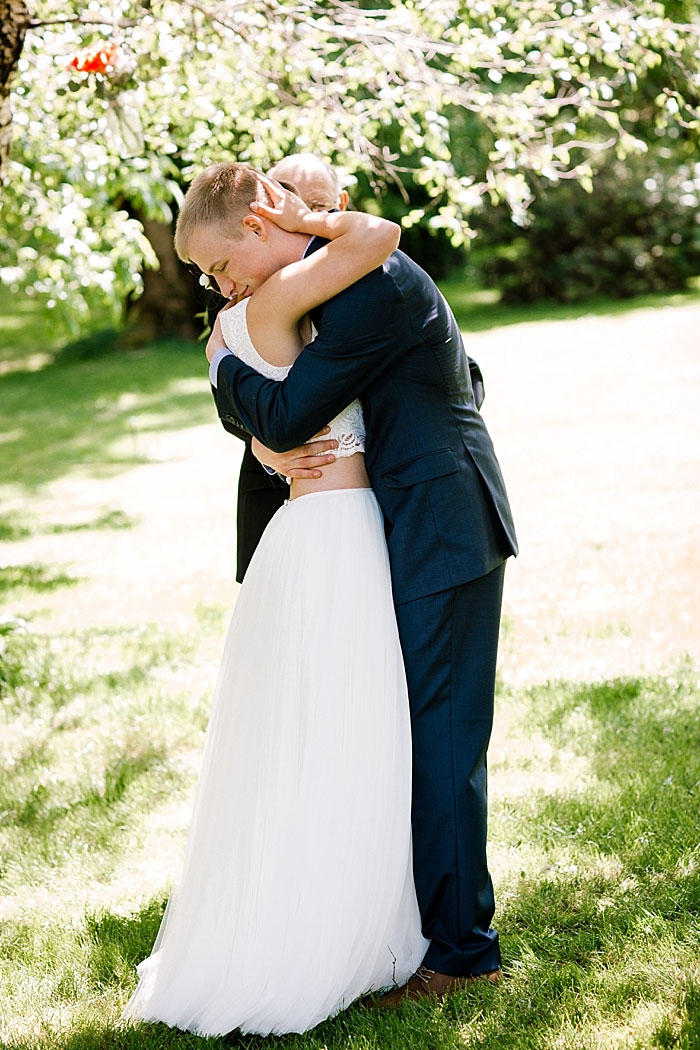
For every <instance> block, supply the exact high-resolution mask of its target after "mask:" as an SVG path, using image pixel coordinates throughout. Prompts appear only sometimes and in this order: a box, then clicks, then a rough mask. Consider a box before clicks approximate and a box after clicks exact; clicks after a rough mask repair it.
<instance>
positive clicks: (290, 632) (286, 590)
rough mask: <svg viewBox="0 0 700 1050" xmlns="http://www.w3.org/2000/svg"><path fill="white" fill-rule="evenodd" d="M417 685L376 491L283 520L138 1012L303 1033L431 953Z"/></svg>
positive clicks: (257, 562) (218, 708)
mask: <svg viewBox="0 0 700 1050" xmlns="http://www.w3.org/2000/svg"><path fill="white" fill-rule="evenodd" d="M410 796H411V740H410V725H409V712H408V698H407V693H406V681H405V676H404V669H403V662H402V658H401V650H400V648H399V640H398V634H397V628H396V620H395V615H394V607H393V603H392V596H391V581H390V577H389V565H388V558H387V552H386V545H385V540H384V531H383V525H382V517H381V513H380V511H379V508H378V506H377V503H376V499H375V497H374V494H373V493H372V491H371V490H370V489H349V490H338V491H332V492H317V493H311V494H309V495H306V496H301V497H299V498H297V499H294V500H291V501H290V502H288V503H287V504H286V505H285V506H284V507H282V508H281V509H280V510H279V511H278V512H277V513H276V514H275V516H274V518H273V519H272V521H271V523H270V525H269V526H268V528H267V530H266V531H265V534H264V536H263V538H262V541H261V543H260V545H259V547H258V550H257V551H256V553H255V556H254V558H253V560H252V562H251V564H250V567H249V569H248V573H247V575H246V579H245V583H244V584H243V586H242V587H241V590H240V594H239V597H238V600H237V602H236V607H235V611H234V614H233V619H232V622H231V627H230V629H229V633H228V638H227V640H226V646H225V649H224V654H223V658H222V662H221V669H220V672H219V679H218V683H217V686H216V693H215V697H214V705H213V710H212V714H211V719H210V723H209V729H208V733H207V740H206V747H205V751H204V759H203V765H202V771H201V775H200V780H199V784H198V787H197V795H196V799H195V805H194V812H193V816H192V824H191V827H190V830H189V835H188V840H187V847H186V851H185V857H184V864H183V870H182V874H181V877H180V880H179V885H178V886H177V888H176V889H175V891H174V892H173V894H172V896H171V898H170V901H169V902H168V906H167V910H166V913H165V917H164V919H163V923H162V926H161V929H160V932H159V934H158V938H157V940H156V943H155V946H154V949H153V954H152V955H151V956H150V957H149V958H148V959H146V960H145V961H144V962H143V963H141V965H140V966H139V968H138V972H139V977H140V980H139V984H138V987H137V989H136V991H135V993H134V995H133V996H132V998H131V1000H130V1001H129V1004H128V1006H127V1008H126V1011H125V1016H126V1017H130V1018H139V1019H142V1020H145V1021H164V1022H165V1023H166V1024H169V1025H174V1026H177V1027H178V1028H182V1029H187V1030H189V1031H193V1032H197V1033H200V1034H202V1035H220V1034H223V1033H225V1032H229V1031H232V1030H233V1029H236V1028H239V1029H241V1030H242V1031H243V1032H251V1033H252V1032H254V1033H259V1034H268V1033H277V1034H281V1033H284V1032H304V1031H307V1030H308V1029H309V1028H312V1027H313V1026H314V1025H316V1024H318V1023H319V1022H320V1021H322V1020H324V1019H325V1018H327V1017H329V1016H331V1015H333V1014H335V1013H337V1012H338V1011H339V1010H342V1009H343V1008H344V1007H347V1006H348V1005H349V1004H350V1003H351V1002H353V1000H355V999H357V998H358V997H359V996H361V995H363V994H364V993H366V992H369V991H372V990H379V989H382V988H387V987H389V986H392V985H393V984H394V983H395V982H396V983H398V984H401V983H403V982H405V981H406V980H407V979H408V977H409V976H410V975H411V973H412V972H413V971H414V970H415V969H416V967H417V966H419V965H420V963H421V960H422V958H423V955H424V954H425V951H426V949H427V941H425V940H424V939H423V937H422V935H421V930H420V918H419V914H418V907H417V904H416V897H415V890H414V886H413V875H412V868H411V836H410Z"/></svg>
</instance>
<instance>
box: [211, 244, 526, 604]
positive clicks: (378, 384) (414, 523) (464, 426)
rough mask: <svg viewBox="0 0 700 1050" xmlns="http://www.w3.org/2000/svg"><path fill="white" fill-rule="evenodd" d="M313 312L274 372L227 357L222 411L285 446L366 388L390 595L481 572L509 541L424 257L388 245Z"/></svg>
mask: <svg viewBox="0 0 700 1050" xmlns="http://www.w3.org/2000/svg"><path fill="white" fill-rule="evenodd" d="M323 243H324V242H323V241H322V240H320V239H318V240H316V241H314V242H312V244H311V248H310V250H312V251H313V250H316V249H317V248H319V247H320V246H321V245H322V244H323ZM312 319H313V322H314V325H315V326H316V329H317V331H318V335H317V337H316V339H315V340H314V341H313V343H310V344H309V345H308V346H307V347H305V349H304V350H303V352H302V353H301V354H300V355H299V358H298V359H297V361H296V362H295V364H294V366H293V368H292V369H291V371H290V373H289V375H288V377H287V378H286V380H284V381H283V382H281V383H278V382H276V381H275V380H271V379H265V378H264V377H263V376H261V375H260V374H259V373H258V372H256V371H255V370H254V369H253V368H250V367H249V366H248V365H245V364H243V362H241V361H239V359H238V358H236V357H234V356H232V355H228V356H226V357H224V359H223V360H222V361H221V363H220V365H219V369H218V373H217V389H216V404H217V410H218V413H219V416H220V418H221V420H222V422H224V423H228V424H229V425H231V426H234V427H244V428H245V429H247V430H249V431H250V432H251V433H253V434H255V435H256V436H257V437H258V438H259V439H260V441H262V443H263V444H264V445H266V446H267V447H268V448H271V449H273V450H274V451H278V452H282V451H286V450H287V449H290V448H295V447H296V446H297V445H300V444H302V443H303V442H304V441H307V440H308V439H309V438H310V437H311V436H312V435H313V434H315V433H317V432H318V431H319V430H320V429H321V427H323V426H325V425H326V423H328V422H329V420H331V419H333V417H334V416H336V415H337V414H338V412H340V411H341V410H342V409H343V408H345V406H346V405H348V404H349V403H350V402H351V401H352V400H353V399H354V398H355V397H359V398H360V399H361V401H362V406H363V409H364V415H365V424H366V428H367V451H366V457H365V458H366V465H367V472H368V474H369V478H370V481H371V482H372V487H373V488H374V491H375V493H376V496H377V499H378V501H379V505H380V507H381V509H382V512H383V514H384V521H385V529H386V537H387V545H388V548H389V557H390V560H391V573H392V583H393V588H394V598H395V601H396V602H397V603H400V602H406V601H411V600H413V599H414V598H419V597H424V596H425V595H428V594H433V593H436V592H437V591H441V590H445V589H447V588H449V587H453V586H457V585H459V584H461V583H465V582H467V581H468V580H471V579H475V578H477V577H479V576H483V575H485V574H486V573H487V572H490V571H491V570H492V569H494V568H495V567H496V566H497V565H498V564H500V563H501V562H502V561H503V560H504V559H505V558H507V557H508V556H509V555H511V554H516V553H517V542H516V538H515V531H514V527H513V521H512V517H511V513H510V507H509V505H508V497H507V495H506V490H505V486H504V483H503V478H502V476H501V471H500V468H499V465H498V461H497V459H496V456H495V453H494V450H493V445H492V443H491V439H490V437H489V434H488V431H487V430H486V426H485V424H484V421H483V419H482V417H481V415H480V413H479V412H478V410H477V408H476V405H475V403H474V394H473V390H472V384H471V379H470V374H469V366H468V359H467V356H466V354H465V352H464V346H463V344H462V338H461V336H460V333H459V329H458V327H457V322H456V321H455V318H454V316H453V314H452V311H451V310H450V308H449V306H448V305H447V303H446V302H445V299H444V298H443V296H442V295H441V293H440V291H439V290H438V288H437V287H436V285H435V284H434V283H433V281H432V280H431V279H430V277H428V275H427V274H426V273H425V271H423V270H422V269H421V268H420V267H419V266H418V265H417V264H416V263H414V262H413V261H412V260H411V259H409V258H408V257H407V256H406V255H404V254H403V252H400V251H396V252H394V253H393V254H392V255H391V256H390V257H389V259H388V260H387V261H386V262H385V263H384V265H383V266H382V267H379V268H378V269H376V270H373V271H372V272H371V273H369V274H367V276H366V277H363V278H362V279H361V280H359V281H357V283H356V284H354V285H352V286H351V287H350V288H347V289H346V290H345V291H343V292H341V293H340V294H339V295H337V296H335V297H334V298H333V299H330V300H329V301H328V302H326V303H323V304H322V305H321V306H320V307H318V308H317V309H316V310H314V311H313V312H312Z"/></svg>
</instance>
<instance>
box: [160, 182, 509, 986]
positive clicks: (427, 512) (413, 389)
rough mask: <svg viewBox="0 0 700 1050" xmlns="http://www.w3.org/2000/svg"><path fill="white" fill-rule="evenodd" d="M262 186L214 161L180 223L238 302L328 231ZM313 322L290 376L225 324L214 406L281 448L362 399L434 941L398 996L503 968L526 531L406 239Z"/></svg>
mask: <svg viewBox="0 0 700 1050" xmlns="http://www.w3.org/2000/svg"><path fill="white" fill-rule="evenodd" d="M223 169H226V171H225V175H226V177H225V178H222V172H223ZM222 187H225V189H222ZM255 199H260V200H263V199H265V191H264V188H263V185H262V183H261V182H260V181H259V180H258V178H257V175H256V174H255V172H253V171H252V170H251V169H249V168H247V167H245V166H244V165H215V166H214V167H213V168H210V169H207V171H205V172H203V173H202V174H200V175H199V176H198V177H197V179H195V181H194V183H193V184H192V186H191V187H190V190H189V191H188V193H187V196H186V198H185V202H184V205H183V208H182V211H181V213H180V217H179V219H178V234H177V244H178V247H179V250H180V253H181V255H182V256H183V257H186V256H188V255H189V252H188V250H187V247H188V245H189V243H190V241H191V239H192V234H193V232H194V231H195V230H196V231H197V238H196V241H197V245H198V248H197V258H195V259H192V260H189V259H187V261H193V262H195V263H196V264H197V265H198V266H199V267H200V268H201V269H202V270H204V271H205V272H207V273H209V274H213V276H215V277H216V279H217V283H218V284H219V287H220V288H221V289H222V292H223V294H224V295H227V296H229V297H231V298H234V297H235V298H241V297H245V296H246V295H249V294H251V293H252V292H253V291H254V290H255V288H257V287H258V286H259V285H260V284H262V282H263V281H264V280H265V279H266V278H267V277H268V276H270V275H271V274H272V273H274V272H276V271H277V270H279V269H281V268H282V267H283V266H285V265H287V264H289V263H292V262H295V261H296V260H297V259H299V258H300V257H301V255H302V254H307V253H309V252H313V251H315V250H317V249H318V248H319V247H320V246H321V244H322V243H324V242H322V241H320V240H318V239H312V240H311V242H310V243H308V244H307V243H306V239H305V238H304V237H302V236H301V235H299V234H296V233H288V232H286V231H284V230H282V229H280V228H279V227H277V226H275V225H274V224H273V223H272V222H270V221H269V220H267V219H264V218H261V217H259V216H256V215H254V214H253V213H252V212H251V210H250V207H249V205H250V203H251V201H253V200H255ZM312 320H313V322H314V325H315V327H316V329H317V331H318V335H317V337H316V339H315V340H314V342H313V343H312V344H310V345H309V346H307V347H306V349H305V350H304V351H303V352H302V354H301V355H300V356H299V358H298V359H297V361H296V363H295V364H294V366H293V368H292V369H291V371H290V373H289V376H288V377H287V379H286V380H285V381H284V382H281V383H278V382H275V381H273V380H268V379H265V378H264V377H263V376H261V375H260V374H259V373H258V372H256V371H255V370H253V369H251V368H249V367H248V366H247V365H245V364H243V363H242V362H241V361H239V360H238V358H236V357H235V356H234V355H232V354H231V353H229V352H228V351H227V350H226V348H225V347H224V346H223V341H222V340H221V337H220V334H219V329H218V326H215V329H214V332H213V334H212V338H211V339H210V341H209V344H208V347H207V356H208V357H209V359H210V361H211V367H212V371H211V378H212V380H213V383H214V386H215V387H216V402H217V408H218V412H219V416H220V418H221V419H222V420H223V421H225V422H228V423H230V424H232V425H233V426H236V427H244V428H245V429H247V430H249V431H250V432H251V433H252V434H254V435H255V436H256V437H257V438H258V439H259V440H260V441H261V442H262V444H263V445H265V446H266V447H267V448H269V449H272V450H274V451H275V452H276V453H282V452H284V450H286V449H294V448H296V447H297V446H299V445H301V444H302V443H303V442H304V441H306V440H307V439H308V438H309V436H310V435H313V434H316V433H317V432H318V431H319V430H320V429H321V428H322V427H323V426H324V425H325V424H326V423H327V422H328V421H329V420H330V419H332V418H333V417H334V416H335V415H337V413H338V412H340V411H341V410H342V409H343V408H345V407H346V405H348V404H349V403H350V402H351V401H352V400H353V399H354V398H355V397H359V398H360V399H361V401H362V405H363V408H364V414H365V424H366V430H367V451H366V457H365V458H366V466H367V472H368V474H369V477H370V480H371V482H372V486H373V489H374V492H375V494H376V496H377V499H378V501H379V504H380V506H381V509H382V512H383V514H384V521H385V530H386V538H387V546H388V549H389V557H390V562H391V573H392V584H393V591H394V601H395V605H396V616H397V621H398V627H399V633H400V637H401V646H402V649H403V654H404V662H405V666H406V676H407V680H408V689H409V700H410V705H411V726H412V736H413V802H412V829H413V851H414V874H415V883H416V893H417V897H418V904H419V908H420V912H421V918H422V925H423V933H424V935H425V937H426V938H428V939H429V940H430V946H429V948H428V951H427V953H426V956H425V958H424V960H423V965H422V966H421V967H420V968H419V970H418V971H417V973H416V974H415V975H414V976H413V977H412V978H411V980H410V981H409V982H408V984H407V985H405V986H404V987H403V988H402V989H396V990H395V991H393V992H390V993H388V995H387V996H385V997H383V1000H381V1001H382V1002H384V1003H385V1004H386V1005H393V1004H394V1003H395V1002H397V1001H400V1000H401V999H402V998H418V997H420V996H422V995H430V994H436V995H442V994H444V993H445V992H446V991H449V990H451V989H452V988H455V987H458V986H460V985H461V984H463V983H465V982H466V981H468V980H469V979H471V978H473V977H475V976H479V975H490V976H491V977H492V979H496V978H497V977H498V975H499V972H500V964H501V959H500V951H499V946H498V935H497V933H496V931H495V930H494V929H492V928H491V925H490V923H491V919H492V917H493V912H494V899H493V888H492V884H491V878H490V875H489V872H488V867H487V862H486V751H487V747H488V743H489V738H490V734H491V727H492V721H493V694H494V681H495V668H496V651H497V643H498V627H499V619H500V611H501V595H502V588H503V575H504V568H505V560H506V559H507V558H508V557H509V556H510V555H512V554H515V553H517V544H516V539H515V532H514V528H513V522H512V518H511V514H510V508H509V506H508V499H507V496H506V492H505V487H504V484H503V479H502V477H501V472H500V469H499V466H498V462H497V460H496V456H495V454H494V450H493V445H492V443H491V439H490V438H489V435H488V433H487V431H486V427H485V425H484V422H483V420H482V418H481V416H480V414H479V412H478V411H477V408H476V405H475V403H474V395H473V390H472V384H471V379H470V374H469V368H468V363H467V357H466V355H465V353H464V347H463V345H462V340H461V336H460V333H459V329H458V327H457V323H456V321H455V319H454V317H453V315H452V313H451V311H450V309H449V307H448V305H447V303H446V302H445V300H444V298H443V297H442V295H441V294H440V292H439V291H438V289H437V288H436V286H435V285H434V283H433V282H432V281H431V279H430V278H429V277H428V275H427V274H426V273H425V272H424V271H423V270H421V269H420V268H419V267H418V266H417V265H416V264H415V263H413V262H412V261H411V260H410V259H408V258H407V257H406V256H405V255H403V253H402V252H400V251H396V252H394V253H393V254H392V255H391V256H390V258H389V259H388V260H387V261H386V263H384V265H383V266H382V267H379V268H377V269H376V270H374V271H373V272H372V273H370V274H368V275H367V276H366V277H363V278H362V279H361V280H360V281H358V282H357V283H356V284H354V285H352V286H351V287H350V288H348V289H346V290H345V291H344V292H341V293H340V295H337V296H335V297H334V298H333V299H331V300H329V301H328V302H327V303H324V304H323V305H322V306H320V307H319V308H318V309H316V310H314V311H313V312H312ZM319 644H320V645H322V644H323V640H322V638H320V639H319ZM358 658H360V659H361V655H360V654H358Z"/></svg>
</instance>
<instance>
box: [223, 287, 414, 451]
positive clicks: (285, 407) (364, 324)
mask: <svg viewBox="0 0 700 1050" xmlns="http://www.w3.org/2000/svg"><path fill="white" fill-rule="evenodd" d="M317 316H318V329H319V334H318V336H317V337H316V339H315V340H314V341H313V343H310V344H309V345H308V346H307V347H305V348H304V350H303V351H302V353H301V354H300V355H299V357H298V358H297V360H296V362H295V364H294V366H293V368H292V369H291V371H290V373H289V375H288V376H287V378H286V379H285V380H284V381H283V382H281V383H280V382H276V381H275V380H272V379H265V378H264V377H263V376H261V375H260V374H259V373H258V372H256V371H255V369H253V368H250V367H248V366H247V365H245V364H243V363H242V362H241V361H239V360H238V358H236V357H233V356H225V357H224V358H223V359H222V361H221V362H220V363H219V368H218V373H217V389H216V402H217V408H218V412H219V416H221V418H222V419H229V421H233V420H235V421H236V422H237V423H240V424H241V425H242V426H244V427H246V428H247V429H248V430H250V431H251V433H253V434H255V435H256V437H257V438H259V440H260V441H262V443H263V444H264V445H265V446H267V448H270V449H272V450H273V451H274V452H286V451H287V450H288V449H291V448H296V447H297V446H298V445H301V444H303V443H304V442H305V441H308V440H309V438H311V437H313V435H314V434H316V433H317V432H318V431H319V430H320V429H321V428H322V427H324V426H326V424H327V423H329V422H330V421H331V420H332V419H333V418H334V417H335V416H336V415H337V414H338V413H339V412H341V411H342V410H343V409H344V408H345V407H346V406H347V405H349V404H350V402H351V401H353V400H354V399H355V398H356V397H360V396H361V395H362V392H363V390H364V389H365V388H366V387H368V386H369V385H370V384H371V383H372V382H373V381H374V380H375V378H376V377H377V376H378V375H381V373H382V372H384V371H386V369H388V368H390V367H391V366H392V364H393V363H394V362H395V361H396V360H397V358H398V357H399V356H400V355H401V354H402V353H404V352H405V350H406V349H407V348H408V345H409V343H410V341H411V334H410V331H409V326H408V324H407V320H406V311H405V310H404V305H403V299H402V296H401V292H400V290H399V289H398V287H397V285H396V283H395V282H394V280H393V278H392V277H391V275H390V274H388V273H387V272H386V271H385V270H382V269H377V270H373V271H372V273H370V274H367V276H366V277H363V278H362V279H361V280H360V281H358V282H357V283H356V284H354V285H352V286H351V287H350V288H347V289H346V290H345V291H344V292H341V294H340V295H337V296H335V297H334V298H333V299H331V300H329V302H327V303H324V304H323V306H322V307H321V308H320V310H319V312H318V315H316V313H315V314H314V319H315V320H316V318H317Z"/></svg>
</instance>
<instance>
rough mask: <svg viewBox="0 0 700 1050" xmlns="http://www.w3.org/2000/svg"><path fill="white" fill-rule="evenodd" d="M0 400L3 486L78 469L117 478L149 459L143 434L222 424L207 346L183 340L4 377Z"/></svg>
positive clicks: (30, 483) (27, 484)
mask: <svg viewBox="0 0 700 1050" xmlns="http://www.w3.org/2000/svg"><path fill="white" fill-rule="evenodd" d="M0 402H1V403H2V405H3V430H4V432H5V440H4V443H3V460H4V469H3V481H4V482H5V483H6V484H14V485H17V486H20V487H21V488H24V489H26V490H30V491H31V490H33V489H36V488H37V487H39V486H40V485H42V484H45V483H47V482H49V481H52V480H53V479H55V478H57V477H61V476H62V475H64V474H66V473H68V472H70V471H73V470H75V469H76V468H81V469H86V468H87V469H88V470H89V472H90V474H91V475H96V476H111V475H112V474H114V473H118V472H119V471H121V470H124V469H126V468H128V467H130V466H133V465H136V464H138V463H143V462H145V461H146V460H145V457H144V455H143V453H142V452H141V451H140V450H139V448H138V435H139V434H142V433H149V432H158V431H167V430H173V429H179V428H181V427H187V426H194V425H196V424H199V423H207V422H212V421H214V420H215V419H216V411H215V408H214V406H213V403H212V399H211V394H210V392H209V386H208V382H207V374H206V362H205V360H204V354H203V349H202V347H201V346H198V345H196V344H192V343H180V342H160V343H154V344H151V346H149V347H147V348H145V349H144V350H142V351H122V352H120V353H118V354H117V353H115V354H111V355H109V356H102V357H96V358H94V359H92V360H79V361H72V362H70V363H69V364H65V365H64V364H63V363H61V361H60V358H59V359H57V360H56V361H54V362H53V363H51V364H48V365H47V366H46V367H45V368H43V369H41V370H39V371H35V372H19V371H15V372H10V373H8V374H6V375H0ZM111 527H114V526H111Z"/></svg>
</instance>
